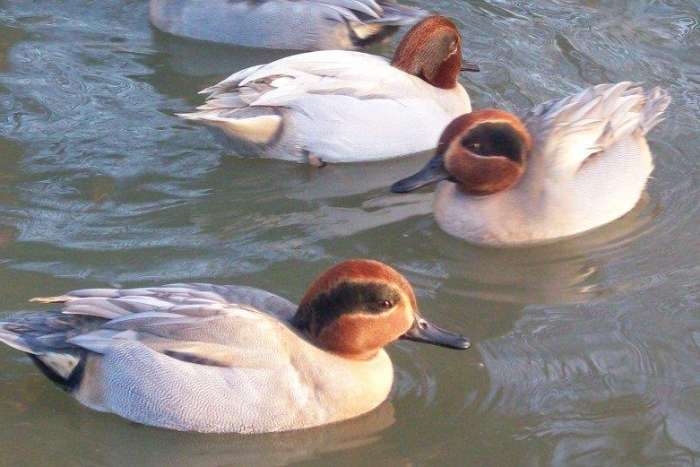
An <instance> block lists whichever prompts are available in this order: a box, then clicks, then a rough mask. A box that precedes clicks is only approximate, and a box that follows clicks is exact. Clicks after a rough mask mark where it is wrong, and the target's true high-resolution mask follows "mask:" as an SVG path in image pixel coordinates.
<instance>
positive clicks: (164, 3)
mask: <svg viewBox="0 0 700 467" xmlns="http://www.w3.org/2000/svg"><path fill="white" fill-rule="evenodd" d="M425 16H427V13H426V12H425V11H423V10H421V9H419V8H415V7H409V6H404V5H400V4H398V3H397V2H396V1H395V0H151V1H150V9H149V17H150V20H151V24H153V25H154V26H155V27H156V28H158V29H160V30H161V31H164V32H167V33H169V34H174V35H177V36H182V37H187V38H190V39H198V40H204V41H209V42H218V43H224V44H232V45H240V46H247V47H263V48H272V49H287V50H292V49H293V50H323V49H357V48H361V47H366V46H368V45H371V44H374V43H379V42H382V41H384V40H386V39H387V38H388V37H390V36H391V35H392V34H394V33H395V32H396V31H398V30H399V28H400V27H401V26H410V25H413V24H414V23H416V22H417V21H419V20H420V19H421V18H423V17H425Z"/></svg>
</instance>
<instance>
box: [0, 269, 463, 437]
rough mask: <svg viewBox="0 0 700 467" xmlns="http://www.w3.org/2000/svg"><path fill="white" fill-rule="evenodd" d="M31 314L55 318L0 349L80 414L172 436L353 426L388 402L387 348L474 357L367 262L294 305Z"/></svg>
mask: <svg viewBox="0 0 700 467" xmlns="http://www.w3.org/2000/svg"><path fill="white" fill-rule="evenodd" d="M33 301H34V302H39V303H43V304H53V305H56V306H60V309H58V310H54V311H45V312H28V313H21V314H18V315H16V316H14V317H11V318H9V319H6V320H5V321H2V322H0V341H1V342H3V343H5V344H7V345H9V346H10V347H13V348H15V349H17V350H19V351H21V352H24V353H25V354H27V355H29V357H30V358H31V359H32V360H33V361H34V363H35V364H36V365H37V366H38V367H39V369H40V370H41V371H42V372H43V373H44V374H45V375H46V376H47V377H48V378H49V379H50V380H52V381H53V382H55V383H57V384H58V385H59V386H60V387H62V388H63V389H65V390H66V391H67V392H69V393H70V394H71V395H72V396H73V397H74V398H75V399H77V400H78V401H79V402H80V403H82V404H83V405H85V406H87V407H89V408H91V409H94V410H97V411H100V412H108V413H113V414H116V415H119V416H121V417H123V418H125V419H127V420H130V421H132V422H137V423H140V424H145V425H150V426H156V427H161V428H167V429H172V430H179V431H193V432H202V433H241V434H246V433H267V432H280V431H290V430H296V429H302V428H310V427H314V426H320V425H324V424H329V423H334V422H339V421H342V420H346V419H349V418H353V417H357V416H359V415H361V414H364V413H367V412H369V411H371V410H373V409H374V408H376V407H378V406H379V405H380V404H381V403H382V402H383V401H385V400H386V399H387V397H388V395H389V392H390V390H391V387H392V383H393V375H394V373H393V367H392V363H391V360H390V358H389V356H388V354H387V353H386V351H385V350H384V347H385V346H386V345H388V344H390V343H391V342H394V341H396V340H397V339H408V340H412V341H417V342H424V343H429V344H435V345H438V346H443V347H449V348H453V349H467V348H469V347H470V343H469V341H468V340H467V339H466V338H465V337H463V336H462V335H460V334H456V333H453V332H450V331H447V330H444V329H441V328H439V327H437V326H435V325H434V324H432V323H430V322H428V321H427V320H426V319H425V318H423V317H422V316H421V315H420V314H419V312H418V305H417V302H416V297H415V294H414V291H413V289H412V287H411V285H410V284H409V282H408V281H407V280H406V279H405V278H404V277H403V276H402V275H401V273H399V272H398V271H396V270H395V269H393V268H392V267H390V266H388V265H386V264H383V263H381V262H378V261H374V260H367V259H353V260H347V261H343V262H341V263H339V264H336V265H335V266H333V267H331V268H330V269H329V270H327V271H326V272H324V273H323V274H321V275H320V276H319V277H318V278H317V279H316V280H315V281H314V282H313V283H312V284H311V286H310V287H309V289H308V291H307V292H306V294H305V295H304V296H303V298H302V299H301V302H300V303H299V305H298V306H295V305H294V304H293V303H292V302H290V301H288V300H286V299H284V298H282V297H280V296H278V295H275V294H273V293H271V292H267V291H264V290H260V289H256V288H251V287H245V286H223V285H212V284H203V283H190V284H184V283H183V284H170V285H165V286H159V287H145V288H133V289H83V290H75V291H72V292H69V293H67V294H65V295H61V296H57V297H44V298H36V299H33Z"/></svg>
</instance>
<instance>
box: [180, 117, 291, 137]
mask: <svg viewBox="0 0 700 467" xmlns="http://www.w3.org/2000/svg"><path fill="white" fill-rule="evenodd" d="M246 110H247V109H238V110H236V111H231V112H221V111H220V110H200V111H197V112H192V113H183V114H177V116H178V117H181V118H184V119H186V120H190V121H194V122H201V123H204V124H206V125H209V126H213V127H216V128H218V129H220V130H221V131H223V132H224V133H225V134H226V135H227V136H229V137H231V138H233V139H238V140H242V141H245V142H247V143H249V144H258V145H263V144H270V143H271V142H272V141H274V139H275V138H276V137H277V135H278V134H279V132H280V130H281V128H282V117H281V116H280V115H278V114H276V113H262V114H261V113H257V112H256V113H251V112H246Z"/></svg>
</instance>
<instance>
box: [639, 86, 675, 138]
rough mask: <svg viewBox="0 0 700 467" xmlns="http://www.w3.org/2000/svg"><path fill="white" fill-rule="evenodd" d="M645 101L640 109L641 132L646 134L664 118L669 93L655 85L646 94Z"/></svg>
mask: <svg viewBox="0 0 700 467" xmlns="http://www.w3.org/2000/svg"><path fill="white" fill-rule="evenodd" d="M646 97H647V98H646V103H645V105H644V109H643V110H642V118H641V127H642V132H643V133H644V134H647V133H648V132H649V131H651V129H652V128H654V127H655V126H656V125H658V124H659V123H661V121H663V119H664V112H665V111H666V108H668V106H669V104H670V103H671V96H670V95H669V93H668V92H667V91H666V90H665V89H662V88H660V87H655V88H654V89H652V90H651V91H649V93H648V94H647V96H646Z"/></svg>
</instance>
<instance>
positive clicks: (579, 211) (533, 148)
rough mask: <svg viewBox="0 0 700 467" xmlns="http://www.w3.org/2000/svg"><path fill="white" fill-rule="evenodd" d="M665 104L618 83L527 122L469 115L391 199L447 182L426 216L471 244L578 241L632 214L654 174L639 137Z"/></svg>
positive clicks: (495, 114) (661, 95)
mask: <svg viewBox="0 0 700 467" xmlns="http://www.w3.org/2000/svg"><path fill="white" fill-rule="evenodd" d="M669 103H670V97H669V95H668V94H667V93H666V92H665V91H664V90H662V89H660V88H654V89H652V90H651V91H649V92H646V91H644V90H643V89H642V88H641V87H639V86H638V85H636V84H634V83H630V82H621V83H617V84H601V85H598V86H594V87H591V88H589V89H586V90H584V91H582V92H580V93H578V94H576V95H573V96H570V97H566V98H564V99H559V100H552V101H549V102H546V103H544V104H540V105H538V106H536V107H535V108H534V109H532V111H531V112H530V113H529V114H528V115H527V116H526V117H525V119H524V121H521V120H520V119H519V118H518V117H516V116H515V115H512V114H510V113H508V112H505V111H502V110H495V109H485V110H479V111H476V112H472V113H470V114H467V115H463V116H461V117H458V118H456V119H455V120H454V121H453V122H452V123H450V125H448V126H447V128H446V129H445V131H444V132H443V134H442V136H441V137H440V143H439V145H438V148H437V153H436V156H435V157H434V158H433V159H432V160H431V161H430V162H428V164H427V165H426V166H425V167H424V168H423V169H422V170H421V171H420V172H418V173H417V174H415V175H413V176H411V177H408V178H406V179H404V180H401V181H399V182H396V183H395V184H394V185H393V186H392V188H391V189H392V191H393V192H395V193H404V192H409V191H412V190H415V189H417V188H420V187H422V186H424V185H427V184H430V183H434V182H438V181H441V180H444V181H443V182H442V183H440V185H439V186H438V189H437V193H436V196H435V201H434V206H433V210H434V213H435V218H436V220H437V223H438V224H439V225H440V227H441V228H442V229H443V230H444V231H446V232H447V233H449V234H451V235H453V236H456V237H461V238H463V239H466V240H468V241H470V242H474V243H480V244H487V245H501V246H503V245H516V244H527V243H535V242H543V241H547V240H553V239H557V238H560V237H567V236H571V235H574V234H578V233H580V232H584V231H586V230H589V229H593V228H595V227H598V226H601V225H603V224H606V223H608V222H611V221H613V220H615V219H617V218H619V217H621V216H622V215H624V214H625V213H627V212H628V211H630V210H631V209H632V208H633V207H634V206H635V204H636V203H637V201H638V200H639V198H640V196H641V194H642V191H643V190H644V187H645V185H646V181H647V178H648V177H649V174H650V173H651V171H652V169H653V167H654V165H653V161H652V156H651V153H650V151H649V146H648V145H647V141H646V138H645V135H646V134H647V133H648V132H649V131H650V130H651V129H652V128H654V127H655V126H656V125H657V124H658V123H659V122H660V121H661V120H662V116H663V113H664V111H665V109H666V107H668V105H669Z"/></svg>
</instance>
